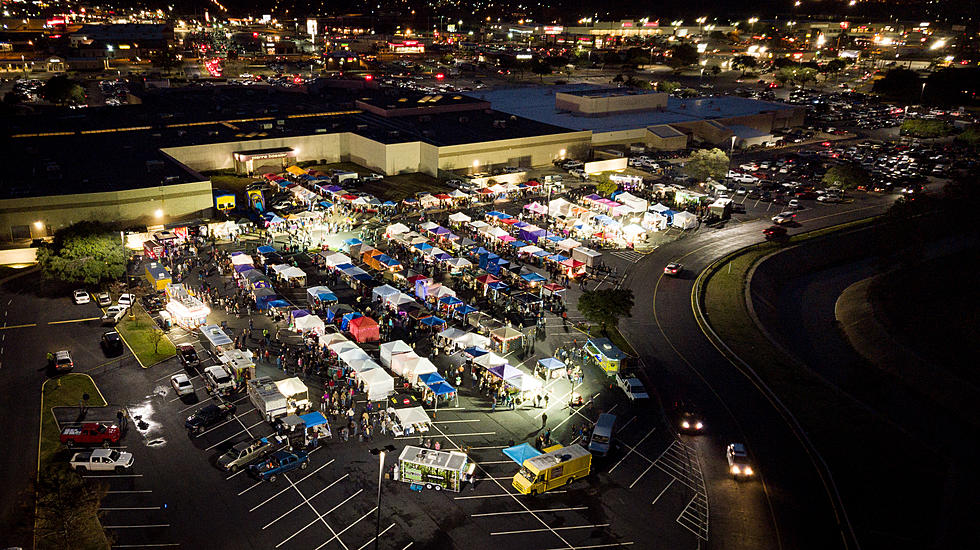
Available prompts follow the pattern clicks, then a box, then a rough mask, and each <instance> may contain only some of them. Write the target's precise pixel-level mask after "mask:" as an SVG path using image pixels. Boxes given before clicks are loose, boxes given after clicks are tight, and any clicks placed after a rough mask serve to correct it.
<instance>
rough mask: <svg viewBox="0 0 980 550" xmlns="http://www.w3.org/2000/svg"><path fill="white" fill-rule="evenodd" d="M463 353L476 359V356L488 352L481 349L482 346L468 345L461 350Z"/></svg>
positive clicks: (481, 355)
mask: <svg viewBox="0 0 980 550" xmlns="http://www.w3.org/2000/svg"><path fill="white" fill-rule="evenodd" d="M463 353H465V354H467V355H469V356H470V357H472V358H474V359H476V358H477V357H483V356H484V355H486V354H488V353H490V352H489V351H487V350H485V349H483V348H481V347H479V346H470V347H468V348H466V349H464V350H463Z"/></svg>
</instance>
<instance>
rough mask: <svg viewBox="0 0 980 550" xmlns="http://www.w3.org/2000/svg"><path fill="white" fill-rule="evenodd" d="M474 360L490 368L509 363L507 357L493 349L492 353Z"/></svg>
mask: <svg viewBox="0 0 980 550" xmlns="http://www.w3.org/2000/svg"><path fill="white" fill-rule="evenodd" d="M473 362H474V363H476V364H477V365H480V366H481V367H483V368H487V369H489V368H490V367H496V366H498V365H506V364H507V360H506V359H504V358H503V357H501V356H499V355H497V354H496V353H494V352H492V351H491V352H490V353H487V354H485V355H481V356H479V357H477V358H476V359H474V360H473Z"/></svg>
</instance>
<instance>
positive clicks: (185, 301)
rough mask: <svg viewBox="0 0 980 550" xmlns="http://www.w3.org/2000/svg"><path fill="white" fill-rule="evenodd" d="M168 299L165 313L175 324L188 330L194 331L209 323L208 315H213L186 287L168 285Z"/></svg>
mask: <svg viewBox="0 0 980 550" xmlns="http://www.w3.org/2000/svg"><path fill="white" fill-rule="evenodd" d="M167 297H168V298H169V299H170V300H169V301H168V302H167V306H166V309H165V310H164V312H165V313H166V316H167V317H169V318H170V320H171V321H172V323H173V324H175V325H177V326H180V327H183V328H185V329H187V330H194V329H195V328H197V327H199V326H201V325H203V324H205V323H207V319H208V314H209V313H211V310H210V309H209V308H208V306H206V305H204V303H203V302H201V301H200V300H198V299H197V298H195V297H194V296H192V295H191V294H190V293H189V292H188V291H187V288H186V287H184V285H182V284H176V285H168V286H167ZM164 312H161V317H163V315H162V314H163V313H164Z"/></svg>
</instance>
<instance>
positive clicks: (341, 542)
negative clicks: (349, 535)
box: [277, 506, 378, 550]
mask: <svg viewBox="0 0 980 550" xmlns="http://www.w3.org/2000/svg"><path fill="white" fill-rule="evenodd" d="M377 509H378V507H377V506H375V507H374V508H371V510H370V511H369V512H368V513H366V514H364V515H363V516H361V517H359V518H357V521H355V522H354V523H352V524H350V525H348V526H347V527H344V528H343V530H341V531H340V532H339V533H337V534H335V535H334V536H333V537H331V538H330V539H328V540H327V541H326V542H324V543H323V544H321V545H320V546H317V547H316V548H314V549H313V550H320V549H321V548H323V547H324V546H326V545H328V544H330V542H331V541H333V539H337V542H339V543H340V545H341V546H343V547H344V550H348V549H347V545H346V544H344V541H342V540H340V535H342V534H344V532H346V531H347V530H348V529H350V528H351V527H353V526H355V525H357V524H358V523H360V522H361V520H363V519H364V518H366V517H368V516H370V515H371V514H373V513H374V512H375V511H377ZM331 531H333V529H331ZM277 548H278V547H277Z"/></svg>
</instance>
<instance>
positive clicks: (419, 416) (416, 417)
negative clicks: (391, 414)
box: [395, 407, 432, 426]
mask: <svg viewBox="0 0 980 550" xmlns="http://www.w3.org/2000/svg"><path fill="white" fill-rule="evenodd" d="M395 416H397V417H398V421H399V422H400V423H401V425H402V426H411V425H412V424H428V423H430V422H432V420H430V419H429V415H427V414H425V410H424V409H422V407H408V408H407V409H395Z"/></svg>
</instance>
